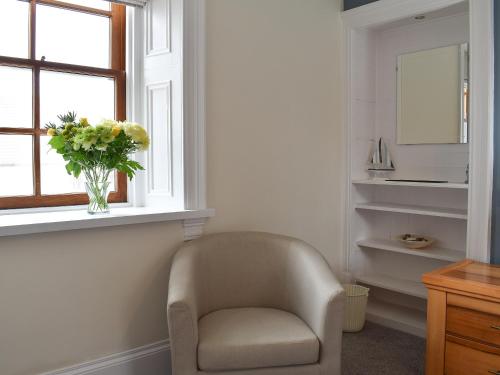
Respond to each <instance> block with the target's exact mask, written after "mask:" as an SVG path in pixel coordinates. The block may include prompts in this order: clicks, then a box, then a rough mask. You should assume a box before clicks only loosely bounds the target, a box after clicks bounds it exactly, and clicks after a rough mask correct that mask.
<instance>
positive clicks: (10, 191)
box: [0, 134, 33, 197]
mask: <svg viewBox="0 0 500 375" xmlns="http://www.w3.org/2000/svg"><path fill="white" fill-rule="evenodd" d="M22 195H33V138H32V136H31V135H2V134H0V196H2V197H5V196H22Z"/></svg>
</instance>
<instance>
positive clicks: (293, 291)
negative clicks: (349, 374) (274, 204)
mask: <svg viewBox="0 0 500 375" xmlns="http://www.w3.org/2000/svg"><path fill="white" fill-rule="evenodd" d="M292 248H293V249H292V252H291V253H292V254H291V257H290V259H289V260H288V262H289V263H290V264H289V275H288V281H287V285H288V293H289V304H290V306H291V309H292V310H293V312H294V313H295V314H296V315H297V316H299V317H300V318H301V319H302V320H303V321H304V322H305V323H306V324H307V325H308V326H309V327H310V328H311V329H312V330H313V332H314V333H315V334H316V336H317V337H318V339H319V340H320V344H321V352H320V363H321V368H322V369H321V374H323V373H325V374H329V375H334V374H340V354H341V349H342V326H343V318H344V316H343V315H344V289H343V288H342V285H341V284H340V282H339V281H338V280H337V278H336V277H335V275H334V274H333V272H332V271H331V269H330V267H329V266H328V264H327V262H326V260H325V259H324V258H323V257H322V256H321V255H320V253H319V252H318V251H317V250H316V249H314V248H313V247H311V246H309V245H308V244H306V243H301V242H298V243H293V244H292Z"/></svg>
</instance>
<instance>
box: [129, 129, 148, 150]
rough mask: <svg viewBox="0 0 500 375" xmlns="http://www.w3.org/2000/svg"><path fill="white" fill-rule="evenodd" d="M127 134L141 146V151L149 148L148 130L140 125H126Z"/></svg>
mask: <svg viewBox="0 0 500 375" xmlns="http://www.w3.org/2000/svg"><path fill="white" fill-rule="evenodd" d="M124 130H125V134H126V135H127V136H129V137H130V138H132V140H133V141H134V142H136V143H138V144H139V150H141V151H144V150H146V149H147V148H148V147H149V136H148V133H147V132H146V130H145V129H144V128H143V127H142V126H141V125H139V124H136V123H126V124H125V127H124Z"/></svg>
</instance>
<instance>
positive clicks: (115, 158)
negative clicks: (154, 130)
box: [46, 112, 149, 179]
mask: <svg viewBox="0 0 500 375" xmlns="http://www.w3.org/2000/svg"><path fill="white" fill-rule="evenodd" d="M58 118H59V120H60V121H61V125H59V126H57V125H55V124H54V123H48V124H47V125H46V129H47V134H48V135H50V136H52V138H51V140H50V141H49V145H50V146H51V147H52V149H54V150H55V151H56V152H57V153H58V154H60V155H61V156H62V157H63V159H64V160H65V161H66V171H67V172H68V174H72V175H73V176H75V177H79V176H80V174H81V173H82V172H85V173H86V174H87V173H90V172H92V171H101V172H105V171H108V173H109V171H111V170H113V169H116V170H118V171H120V172H123V173H125V174H126V175H127V176H128V178H129V179H132V178H133V177H134V175H135V173H136V172H137V171H139V170H144V168H143V167H142V165H140V164H139V163H138V162H136V161H134V160H131V159H130V155H131V154H133V153H135V152H137V151H143V150H145V149H147V147H148V146H149V137H148V135H147V133H146V131H145V130H144V128H142V127H141V126H140V125H139V124H134V123H127V122H117V121H112V120H106V121H103V122H102V123H100V124H98V125H97V126H95V127H94V126H91V125H90V124H89V123H88V121H87V119H85V118H81V119H80V120H79V121H77V119H76V113H75V112H68V113H67V114H64V115H60V116H58Z"/></svg>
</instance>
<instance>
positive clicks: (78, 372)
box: [39, 340, 171, 375]
mask: <svg viewBox="0 0 500 375" xmlns="http://www.w3.org/2000/svg"><path fill="white" fill-rule="evenodd" d="M170 374H171V369H170V344H169V341H168V340H162V341H158V342H155V343H152V344H148V345H144V346H141V347H138V348H134V349H131V350H127V351H125V352H122V353H116V354H112V355H109V356H106V357H102V358H99V359H95V360H92V361H89V362H85V363H81V364H78V365H75V366H70V367H66V368H62V369H59V370H55V371H49V372H45V373H43V374H39V375H170Z"/></svg>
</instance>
